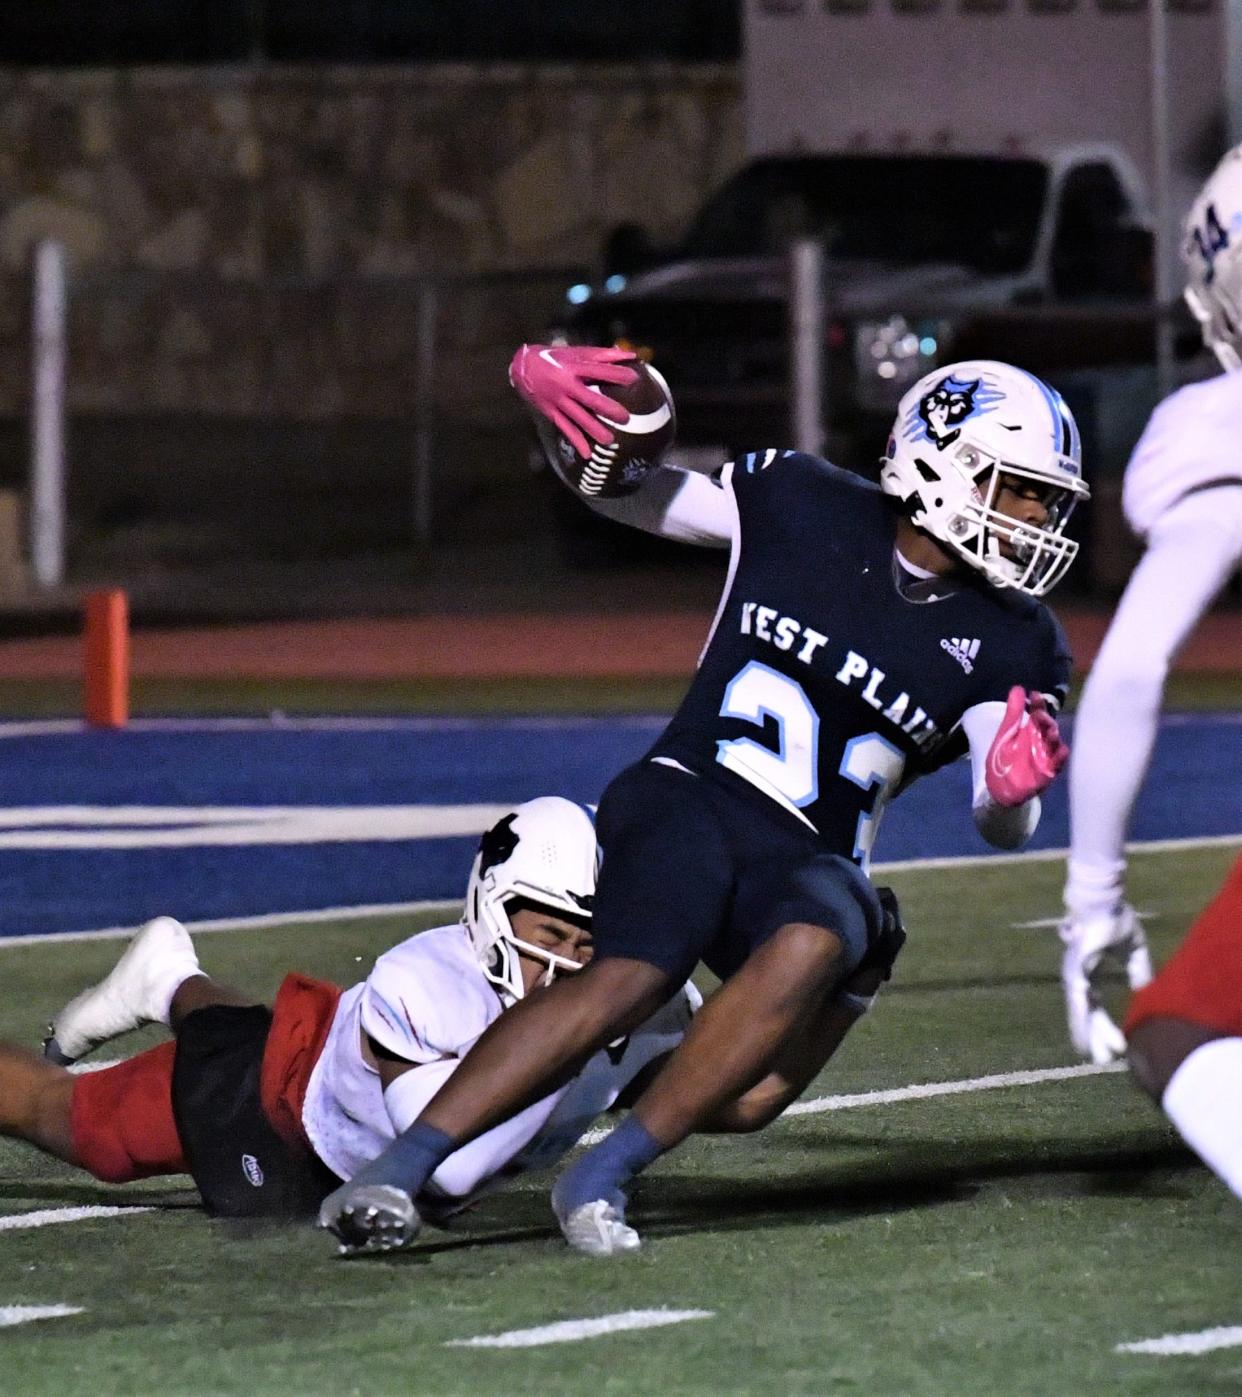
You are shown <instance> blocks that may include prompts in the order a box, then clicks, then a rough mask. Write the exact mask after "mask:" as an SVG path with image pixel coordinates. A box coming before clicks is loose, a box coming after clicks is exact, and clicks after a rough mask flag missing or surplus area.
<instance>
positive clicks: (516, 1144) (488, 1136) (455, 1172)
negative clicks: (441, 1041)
mask: <svg viewBox="0 0 1242 1397" xmlns="http://www.w3.org/2000/svg"><path fill="white" fill-rule="evenodd" d="M460 1062H461V1059H460V1058H456V1057H451V1058H441V1059H440V1060H439V1061H438V1062H428V1063H423V1064H421V1065H419V1066H417V1067H412V1068H411V1069H410V1070H409V1071H408V1072H403V1073H402V1074H401V1075H400V1076H399V1077H397V1078H395V1079H394V1080H393V1081H391V1082H389V1084H388V1086H387V1087H385V1089H384V1105H385V1106H386V1107H387V1108H388V1116H389V1119H390V1120H391V1121H392V1125H393V1129H394V1130H395V1131H396V1133H397V1134H398V1135H400V1134H402V1133H403V1132H404V1131H405V1130H407V1129H408V1128H409V1126H410V1125H412V1124H413V1122H414V1121H415V1120H417V1119H418V1117H419V1116H420V1115H421V1114H422V1112H423V1109H424V1107H426V1106H427V1104H428V1103H429V1102H430V1101H431V1098H432V1097H433V1096H435V1094H436V1092H438V1091H439V1090H440V1088H441V1087H442V1086H443V1085H444V1083H445V1082H447V1081H448V1079H449V1078H450V1077H451V1076H452V1075H453V1073H454V1071H455V1070H456V1068H457V1066H458V1064H459V1063H460ZM560 1098H561V1092H559V1091H556V1092H553V1093H552V1094H551V1095H550V1096H545V1097H544V1098H543V1100H542V1101H536V1102H535V1104H534V1105H533V1106H528V1107H527V1108H526V1109H525V1110H524V1111H519V1112H518V1114H517V1115H516V1116H513V1117H511V1118H510V1119H509V1120H507V1121H502V1122H501V1123H500V1125H497V1126H493V1127H492V1129H491V1130H489V1131H487V1132H486V1133H485V1134H483V1135H480V1136H479V1137H478V1139H476V1140H471V1142H470V1143H469V1144H468V1145H463V1146H462V1147H461V1149H459V1150H454V1152H453V1153H452V1154H451V1155H449V1157H448V1158H447V1159H446V1160H445V1161H444V1163H443V1164H441V1165H440V1167H439V1168H438V1169H437V1170H436V1172H435V1173H434V1174H433V1175H432V1176H431V1180H430V1183H431V1186H432V1187H433V1188H434V1189H436V1190H437V1191H438V1192H440V1193H443V1194H446V1195H447V1196H448V1197H450V1198H465V1197H466V1196H467V1195H468V1194H471V1193H473V1192H474V1191H475V1190H476V1189H477V1188H479V1187H480V1186H481V1185H482V1184H484V1183H485V1182H486V1181H487V1180H488V1179H490V1178H491V1177H492V1176H493V1175H494V1174H498V1173H499V1172H500V1170H501V1169H503V1168H504V1166H505V1165H506V1164H508V1163H509V1161H510V1160H511V1159H512V1158H513V1156H514V1155H516V1154H517V1153H518V1152H519V1151H520V1150H522V1149H524V1148H525V1146H526V1145H528V1144H529V1143H530V1142H531V1140H533V1139H534V1138H535V1136H536V1135H537V1134H538V1133H539V1131H540V1130H541V1129H542V1128H543V1125H544V1122H545V1121H546V1120H547V1119H548V1117H549V1116H550V1115H551V1114H552V1110H553V1108H554V1107H555V1106H556V1103H557V1102H558V1101H559V1100H560Z"/></svg>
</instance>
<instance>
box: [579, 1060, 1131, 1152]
mask: <svg viewBox="0 0 1242 1397" xmlns="http://www.w3.org/2000/svg"><path fill="white" fill-rule="evenodd" d="M1125 1070H1126V1064H1125V1063H1124V1062H1109V1063H1105V1064H1102V1065H1101V1064H1097V1063H1094V1062H1078V1063H1075V1064H1074V1065H1073V1066H1071V1067H1036V1068H1031V1069H1029V1070H1024V1071H1020V1072H994V1073H992V1075H991V1076H988V1077H966V1078H963V1079H962V1080H960V1081H956V1082H922V1083H919V1084H917V1085H915V1086H910V1087H890V1088H887V1089H886V1090H883V1091H860V1092H854V1093H851V1094H849V1095H844V1096H817V1097H814V1098H813V1099H812V1100H810V1101H796V1102H795V1103H794V1104H793V1105H792V1106H790V1107H789V1109H788V1110H787V1111H785V1112H783V1113H782V1115H781V1116H780V1117H779V1119H780V1120H788V1119H789V1118H790V1116H818V1115H822V1114H823V1113H824V1112H826V1111H853V1110H856V1109H857V1108H858V1107H860V1106H891V1105H893V1104H894V1103H895V1102H898V1101H926V1100H927V1099H928V1098H929V1097H933V1096H962V1095H965V1094H966V1093H968V1092H972V1091H996V1090H997V1089H998V1088H1001V1087H1033V1086H1039V1085H1040V1084H1041V1083H1043V1082H1065V1081H1073V1080H1074V1079H1075V1078H1077V1077H1098V1076H1100V1075H1101V1074H1102V1073H1106V1072H1124V1071H1125ZM611 1133H612V1127H611V1126H609V1127H607V1128H606V1129H599V1130H588V1131H587V1133H586V1134H585V1135H584V1136H583V1137H582V1138H581V1140H579V1141H578V1143H579V1144H580V1145H596V1144H598V1143H599V1142H600V1141H601V1140H602V1139H604V1137H605V1136H606V1135H609V1134H611ZM703 1138H704V1139H706V1140H723V1139H726V1138H728V1137H726V1136H723V1135H706V1136H704V1137H703Z"/></svg>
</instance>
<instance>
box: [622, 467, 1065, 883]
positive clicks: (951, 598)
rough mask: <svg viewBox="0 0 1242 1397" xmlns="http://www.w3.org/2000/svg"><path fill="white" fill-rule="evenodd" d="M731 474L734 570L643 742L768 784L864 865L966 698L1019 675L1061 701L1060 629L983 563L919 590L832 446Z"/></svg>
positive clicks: (724, 773)
mask: <svg viewBox="0 0 1242 1397" xmlns="http://www.w3.org/2000/svg"><path fill="white" fill-rule="evenodd" d="M720 481H721V487H722V488H723V489H727V490H732V492H733V495H734V497H735V499H736V501H737V511H738V533H737V536H736V537H735V538H734V541H733V554H732V557H731V559H730V571H729V578H728V581H727V583H726V585H725V592H724V596H723V597H722V599H721V603H720V608H719V610H718V612H717V614H716V620H715V622H714V624H713V629H712V633H711V636H710V638H709V640H708V643H707V646H706V648H705V649H704V652H703V656H702V660H701V662H700V665H699V669H698V672H697V674H696V676H695V678H694V680H693V682H692V683H691V685H690V688H689V691H688V692H687V694H686V696H685V698H684V699H683V701H682V703H681V705H680V707H679V708H678V710H677V712H676V714H675V715H674V716H673V719H672V721H671V722H670V724H669V726H668V727H667V728H666V729H665V731H664V733H663V734H662V735H661V737H660V738H659V740H658V741H657V743H656V744H655V746H654V747H653V748H652V750H651V752H650V753H649V756H651V757H653V758H659V759H662V760H664V761H672V762H676V763H678V764H680V765H682V766H685V767H687V768H688V769H690V770H691V771H694V772H697V773H699V774H700V775H702V776H706V777H708V778H710V779H714V780H718V781H720V782H723V783H725V784H726V785H732V786H734V788H735V789H739V790H740V789H742V787H739V786H738V784H737V783H745V787H746V788H749V789H750V790H752V791H753V790H758V791H761V792H763V793H764V794H765V795H766V796H768V797H770V798H771V799H772V800H773V801H775V802H776V803H777V804H778V805H780V806H781V807H783V808H784V809H785V810H787V811H788V812H790V813H791V814H793V815H796V816H798V817H799V818H800V819H802V820H803V821H804V822H805V823H807V824H809V825H810V826H811V827H812V828H814V829H815V830H816V831H817V832H818V833H819V834H820V835H821V837H822V838H823V840H824V842H825V844H826V845H827V847H828V848H829V849H830V850H831V851H832V852H834V853H839V854H843V855H845V856H846V857H848V858H853V859H856V860H858V861H859V862H861V863H863V865H864V866H865V865H866V863H867V861H868V858H869V855H870V852H871V846H872V842H873V841H874V838H875V829H876V825H877V823H878V820H879V816H880V814H881V812H882V810H883V807H884V804H885V802H886V801H887V800H888V799H889V797H890V796H892V795H893V793H894V792H895V791H897V790H898V789H899V788H901V787H904V786H906V785H908V784H909V783H910V781H912V780H913V779H915V778H916V777H918V776H921V775H923V774H925V773H926V772H928V771H931V770H934V769H935V768H936V767H938V766H941V765H943V763H944V762H946V761H948V760H950V759H951V758H954V757H957V756H960V755H961V754H963V753H964V752H965V751H966V750H967V747H966V739H965V735H964V733H963V732H962V730H961V729H960V728H959V727H958V726H957V725H958V723H959V722H960V720H961V717H962V715H963V714H964V713H965V712H966V710H967V709H969V708H972V707H974V705H976V704H979V703H985V702H988V701H990V700H996V701H998V702H1001V703H1003V702H1004V701H1005V700H1006V698H1007V697H1008V694H1009V690H1010V688H1011V687H1012V686H1013V685H1015V684H1021V685H1022V686H1023V687H1024V688H1027V689H1032V690H1038V691H1040V692H1042V693H1044V694H1046V695H1048V696H1049V697H1050V699H1051V701H1052V703H1053V705H1054V706H1055V705H1057V704H1059V703H1060V702H1061V701H1062V700H1063V699H1064V697H1065V692H1066V689H1067V687H1068V683H1069V653H1068V648H1067V646H1066V643H1065V638H1064V634H1063V632H1062V631H1061V628H1060V626H1059V625H1058V624H1057V622H1056V620H1055V618H1054V617H1053V616H1052V613H1051V612H1050V611H1049V610H1048V609H1047V607H1045V606H1044V605H1043V604H1042V603H1041V602H1038V601H1036V600H1035V599H1034V598H1032V597H1029V596H1027V595H1025V594H1024V593H1021V592H1016V591H1010V590H1003V589H998V588H995V587H992V586H990V585H989V584H987V583H986V582H985V581H984V580H983V579H982V578H980V577H977V576H976V575H975V574H974V573H973V572H971V573H969V574H968V575H966V576H964V577H962V578H961V579H960V581H961V585H960V586H958V587H957V588H956V589H955V590H950V591H948V592H947V594H945V595H942V596H940V597H938V598H937V599H936V600H933V601H915V600H911V599H909V597H908V595H907V594H906V592H904V591H903V590H902V589H900V588H899V585H898V584H899V575H898V572H897V570H896V569H897V564H896V561H895V555H894V544H895V538H896V526H897V516H896V514H895V512H894V509H893V505H892V502H891V501H890V500H889V498H888V497H887V496H886V495H885V494H884V493H883V492H882V491H881V490H880V489H879V487H878V486H876V485H872V484H871V483H869V482H867V481H865V480H863V479H861V478H860V477H859V476H856V475H853V474H850V473H849V472H846V471H842V470H838V469H837V468H836V467H835V466H832V465H829V464H828V462H826V461H821V460H819V459H817V458H816V457H813V456H807V455H803V454H801V453H799V452H793V451H766V452H758V453H755V454H753V455H750V456H747V457H744V458H743V459H741V460H739V461H736V462H732V463H730V464H729V465H727V466H725V467H724V470H723V471H722V473H721V477H720Z"/></svg>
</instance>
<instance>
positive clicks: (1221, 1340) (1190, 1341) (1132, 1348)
mask: <svg viewBox="0 0 1242 1397" xmlns="http://www.w3.org/2000/svg"><path fill="white" fill-rule="evenodd" d="M1239 1345H1242V1325H1239V1324H1231V1325H1225V1326H1223V1327H1221V1328H1219V1329H1200V1330H1199V1331H1198V1333H1195V1334H1165V1335H1163V1336H1162V1337H1161V1338H1159V1339H1140V1340H1138V1341H1137V1342H1136V1343H1133V1344H1118V1345H1117V1347H1116V1349H1115V1350H1114V1352H1116V1353H1154V1354H1158V1355H1160V1356H1161V1357H1166V1358H1169V1357H1174V1356H1176V1355H1181V1354H1195V1353H1211V1352H1212V1351H1213V1350H1214V1349H1218V1348H1237V1347H1239Z"/></svg>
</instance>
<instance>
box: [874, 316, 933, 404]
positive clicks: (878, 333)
mask: <svg viewBox="0 0 1242 1397" xmlns="http://www.w3.org/2000/svg"><path fill="white" fill-rule="evenodd" d="M948 332H949V324H948V322H947V321H945V320H927V319H920V320H914V321H910V320H907V319H906V317H905V316H904V315H897V314H893V315H890V316H889V317H888V318H887V319H886V320H860V321H859V322H858V325H857V327H856V329H855V331H854V372H855V375H856V382H857V385H858V387H857V394H858V403H859V406H860V407H863V408H871V409H879V408H883V409H886V410H887V409H890V408H894V407H896V405H897V402H898V400H899V399H900V398H901V396H902V394H903V393H904V392H905V391H906V389H907V388H909V387H910V385H911V384H913V383H917V382H918V380H919V379H920V378H922V377H923V375H924V374H925V373H930V372H931V370H932V369H934V368H935V367H936V359H937V355H938V353H939V350H940V346H941V345H942V344H944V342H945V340H946V339H947V337H948Z"/></svg>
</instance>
